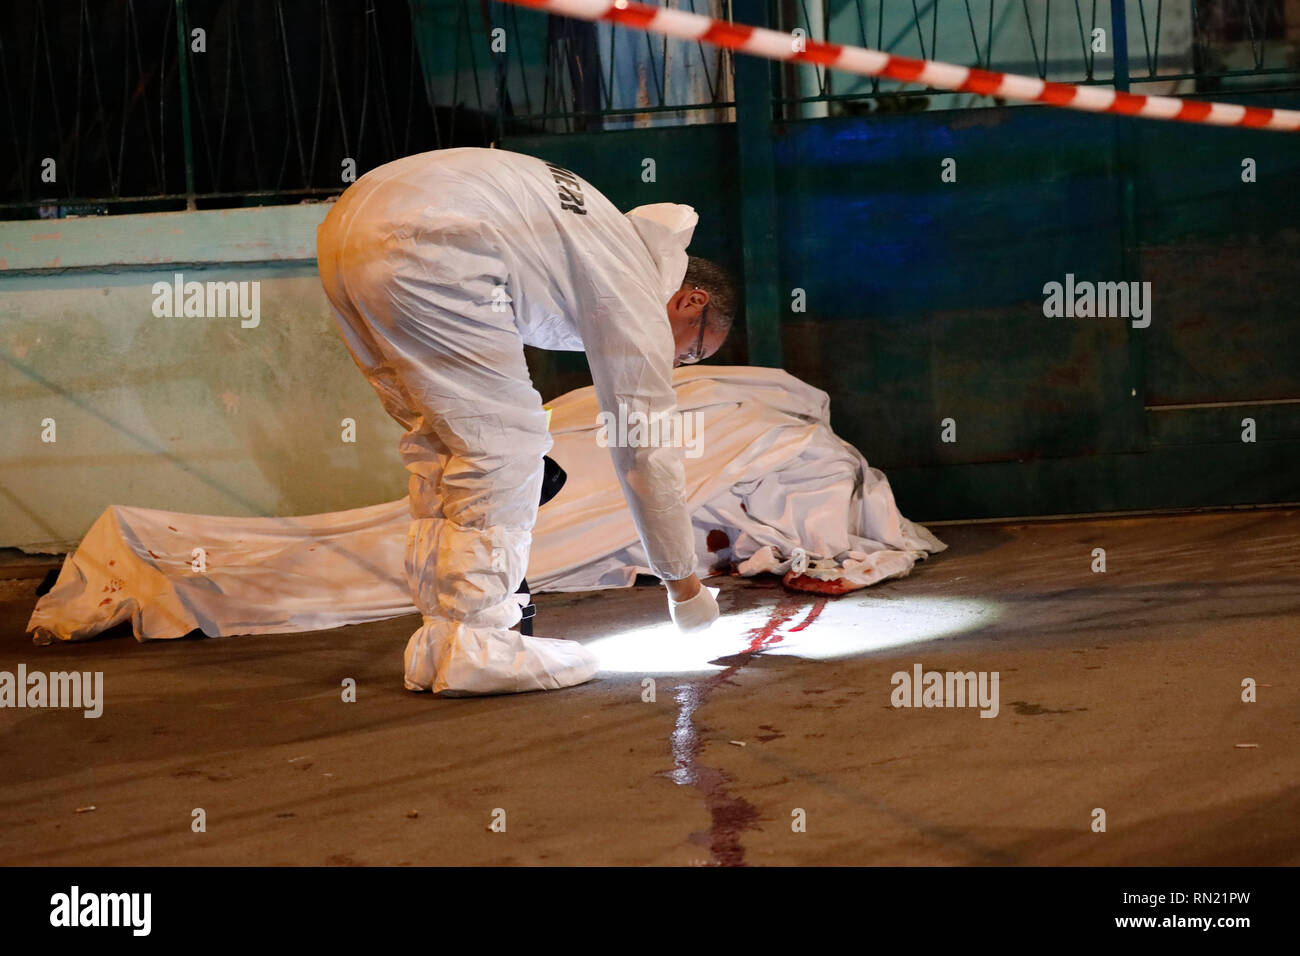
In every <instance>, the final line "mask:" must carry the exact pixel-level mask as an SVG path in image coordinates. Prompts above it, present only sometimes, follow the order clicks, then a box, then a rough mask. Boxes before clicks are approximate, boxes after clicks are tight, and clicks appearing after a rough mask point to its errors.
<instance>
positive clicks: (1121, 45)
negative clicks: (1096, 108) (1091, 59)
mask: <svg viewBox="0 0 1300 956" xmlns="http://www.w3.org/2000/svg"><path fill="white" fill-rule="evenodd" d="M1110 39H1111V46H1112V47H1113V48H1114V50H1115V89H1117V90H1119V91H1120V92H1123V93H1127V92H1128V14H1127V13H1126V12H1125V10H1124V0H1110Z"/></svg>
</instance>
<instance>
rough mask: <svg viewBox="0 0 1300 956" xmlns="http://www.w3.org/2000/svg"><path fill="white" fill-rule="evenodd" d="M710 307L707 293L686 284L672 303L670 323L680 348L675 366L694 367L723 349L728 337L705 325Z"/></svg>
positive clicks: (675, 340)
mask: <svg viewBox="0 0 1300 956" xmlns="http://www.w3.org/2000/svg"><path fill="white" fill-rule="evenodd" d="M708 304H709V294H708V293H707V292H705V291H704V290H703V289H697V288H695V287H694V286H690V285H687V284H685V283H683V284H682V287H681V288H680V289H678V290H677V293H676V294H675V295H674V296H673V297H672V298H671V299H669V300H668V323H669V324H670V325H671V326H672V328H673V342H674V343H675V344H676V346H677V352H676V355H675V357H674V359H673V365H674V366H678V365H693V364H695V363H696V362H699V361H701V360H702V359H706V358H708V357H709V356H710V355H712V354H713V353H714V352H716V351H717V350H718V349H720V348H722V343H723V341H724V340H725V339H726V335H725V334H724V333H719V332H718V331H717V330H715V329H711V328H706V327H705V325H704V307H705V306H706V305H708Z"/></svg>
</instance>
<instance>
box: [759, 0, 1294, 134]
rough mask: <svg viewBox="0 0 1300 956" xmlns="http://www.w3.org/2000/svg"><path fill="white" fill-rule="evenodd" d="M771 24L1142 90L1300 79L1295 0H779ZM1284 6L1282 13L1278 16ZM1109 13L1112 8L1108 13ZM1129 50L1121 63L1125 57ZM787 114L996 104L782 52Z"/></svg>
mask: <svg viewBox="0 0 1300 956" xmlns="http://www.w3.org/2000/svg"><path fill="white" fill-rule="evenodd" d="M777 6H778V16H777V19H776V25H777V28H778V29H783V30H791V31H793V30H795V29H798V30H802V31H803V33H804V35H805V36H808V37H810V38H813V39H818V40H829V41H831V42H834V43H843V44H852V45H856V46H866V47H871V48H873V49H879V50H884V51H886V52H888V53H894V54H898V55H902V56H910V57H918V58H921V59H932V60H940V61H943V62H949V63H957V64H961V65H964V66H973V67H982V68H984V69H988V70H999V71H1003V72H1008V73H1019V74H1024V75H1030V76H1038V77H1040V78H1042V79H1045V80H1055V81H1060V82H1068V83H1077V84H1085V85H1086V84H1104V85H1110V84H1112V83H1113V82H1115V79H1116V72H1115V71H1116V63H1117V58H1116V56H1115V53H1116V48H1117V45H1118V43H1119V41H1120V30H1119V29H1117V27H1119V28H1122V30H1123V32H1124V33H1125V34H1126V37H1127V42H1126V44H1125V48H1124V50H1123V51H1122V55H1121V57H1120V58H1119V59H1118V62H1119V68H1120V70H1121V71H1122V72H1125V73H1126V76H1127V82H1128V83H1131V84H1139V83H1140V84H1146V85H1145V86H1144V87H1143V89H1142V92H1147V93H1166V94H1175V95H1176V94H1181V93H1198V92H1208V91H1216V90H1221V89H1225V88H1238V87H1243V88H1261V87H1267V88H1270V89H1300V55H1298V52H1297V51H1300V6H1297V5H1295V4H1292V5H1291V6H1290V7H1289V8H1288V7H1287V5H1286V0H1125V2H1123V3H1119V4H1113V3H1112V2H1111V0H778V4H777ZM1288 17H1289V19H1288ZM1117 18H1118V19H1117ZM1126 60H1127V64H1126V63H1125V61H1126ZM780 69H781V92H780V94H779V97H778V103H779V106H780V108H781V110H782V113H783V115H784V116H786V117H787V118H798V117H813V116H826V115H834V114H837V113H861V112H884V111H897V110H903V111H910V110H924V109H960V108H967V107H974V106H981V105H995V103H996V101H994V100H992V99H990V98H988V97H982V96H978V95H976V94H958V93H947V92H941V91H935V90H926V89H918V88H917V87H915V86H906V85H903V84H899V83H896V82H893V81H890V80H882V79H873V78H865V77H856V76H848V75H845V74H837V73H834V72H831V71H828V70H826V69H824V68H821V67H816V66H811V65H805V64H783V65H782V66H781V67H780Z"/></svg>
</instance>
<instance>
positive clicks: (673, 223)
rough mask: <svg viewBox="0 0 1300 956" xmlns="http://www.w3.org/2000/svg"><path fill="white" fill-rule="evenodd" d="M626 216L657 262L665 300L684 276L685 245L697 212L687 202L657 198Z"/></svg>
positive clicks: (692, 233) (694, 224) (696, 218)
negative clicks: (681, 202)
mask: <svg viewBox="0 0 1300 956" xmlns="http://www.w3.org/2000/svg"><path fill="white" fill-rule="evenodd" d="M627 218H628V219H629V220H630V221H631V223H632V225H633V226H635V227H636V231H637V232H638V233H639V234H640V235H641V241H642V242H644V243H645V244H646V248H647V249H649V250H650V254H651V255H652V256H654V260H655V263H656V264H657V265H658V266H659V285H660V289H659V291H660V297H661V298H662V300H663V301H664V302H665V303H666V302H667V301H668V300H669V299H671V298H672V297H673V293H674V292H676V291H677V290H678V289H680V288H681V287H682V280H683V279H685V278H686V266H687V261H688V259H689V257H688V256H687V255H686V247H687V246H689V245H690V244H691V236H692V235H694V233H695V226H696V224H698V223H699V221H700V217H699V214H698V213H697V212H696V211H695V210H694V209H692V208H691V207H690V206H683V205H681V204H679V203H672V202H657V203H651V204H649V205H647V206H637V207H636V208H635V209H632V210H630V211H629V212H628V213H627Z"/></svg>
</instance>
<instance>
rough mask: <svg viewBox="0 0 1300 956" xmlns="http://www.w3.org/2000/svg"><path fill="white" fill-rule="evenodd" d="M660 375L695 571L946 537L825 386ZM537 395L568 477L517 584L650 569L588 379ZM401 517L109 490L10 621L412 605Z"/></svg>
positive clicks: (888, 557)
mask: <svg viewBox="0 0 1300 956" xmlns="http://www.w3.org/2000/svg"><path fill="white" fill-rule="evenodd" d="M673 380H674V390H675V392H676V396H677V405H678V408H679V410H680V411H681V413H682V416H683V426H682V428H681V431H680V438H679V440H682V441H683V443H691V444H687V447H686V449H685V454H684V455H683V461H684V462H685V467H686V487H687V497H688V503H689V506H690V510H691V515H692V526H693V529H694V534H695V539H696V557H697V560H698V562H699V567H700V571H701V573H703V572H705V571H706V570H707V569H708V568H709V567H711V566H712V565H713V564H714V563H715V562H716V561H717V559H718V557H719V555H721V556H723V557H730V559H731V560H732V561H735V562H744V563H747V564H748V565H749V568H748V570H749V571H750V572H751V573H757V572H758V571H761V570H779V569H781V568H780V566H779V565H778V566H777V567H775V568H772V567H768V566H767V565H768V564H770V563H771V561H776V562H780V563H784V564H788V561H789V558H790V556H791V554H793V553H794V552H795V550H796V549H803V551H805V552H806V553H807V554H808V556H809V557H811V558H832V559H835V560H837V561H840V562H842V563H844V564H845V565H846V566H851V567H852V568H853V569H854V572H855V574H857V575H858V576H859V577H860V578H861V579H862V580H864V581H865V582H866V583H874V582H875V581H879V580H883V579H885V578H891V577H901V576H903V575H906V574H908V573H909V572H910V571H911V569H912V567H913V565H914V564H915V563H916V561H917V560H920V559H922V558H924V557H925V556H926V555H927V554H929V553H934V552H937V551H942V550H943V549H944V548H945V547H946V546H945V545H944V544H943V543H942V542H940V541H939V540H938V539H937V538H935V537H934V536H933V535H931V534H930V532H929V531H927V530H926V529H925V528H923V527H922V526H920V525H917V524H914V523H912V522H911V521H908V520H907V519H906V518H904V517H903V516H902V515H901V514H900V513H899V511H898V508H897V506H896V504H895V503H894V496H893V493H892V491H891V490H890V487H889V483H888V481H887V480H886V479H885V476H884V474H882V473H881V472H880V471H879V470H877V469H874V468H871V467H870V466H869V465H868V464H867V462H866V460H865V459H864V458H863V457H862V455H861V454H859V452H858V451H857V450H856V449H855V448H853V446H851V445H849V444H848V443H847V442H844V441H842V440H841V439H840V438H838V437H836V435H835V433H834V432H833V431H832V430H831V427H830V419H829V404H830V403H829V399H828V397H827V395H826V393H825V392H822V391H820V390H819V389H816V388H813V387H811V386H809V385H807V384H805V383H803V382H801V381H799V380H798V379H796V378H794V377H793V376H791V375H789V374H788V373H786V372H783V371H780V370H778V369H764V368H748V367H714V366H694V367H684V368H679V369H677V370H675V372H674V376H673ZM551 408H552V419H551V433H552V436H553V438H554V446H553V448H552V449H551V452H550V454H551V456H552V457H553V458H555V460H556V461H558V462H559V463H560V465H561V466H562V467H563V468H564V469H565V470H566V471H567V472H568V475H569V479H568V482H567V483H566V484H565V486H564V489H563V490H562V491H561V492H560V494H559V495H558V496H556V498H555V499H554V500H552V501H551V502H549V503H548V504H547V505H546V506H545V507H544V508H542V509H541V511H540V512H539V516H538V521H537V524H536V526H535V528H534V532H533V548H532V554H531V558H530V562H529V567H528V581H529V584H530V585H531V586H532V589H533V591H534V592H540V591H571V590H587V589H595V588H608V587H624V586H627V585H629V584H631V583H632V582H633V581H634V579H635V578H636V576H637V574H648V573H650V570H649V567H648V564H647V562H646V560H645V556H644V554H643V552H642V549H641V546H640V543H639V541H638V540H637V535H636V529H635V526H634V525H633V523H632V519H631V516H630V514H629V513H628V510H627V505H626V502H625V500H624V497H623V492H622V489H621V487H620V485H619V483H618V481H617V479H616V477H615V475H614V470H613V466H612V464H611V461H610V456H609V453H608V449H607V448H605V447H602V445H601V444H600V436H601V422H600V420H599V419H598V417H597V416H598V407H597V404H596V398H595V394H594V392H593V390H592V389H590V388H584V389H578V390H577V391H574V392H570V393H568V394H567V395H564V396H562V397H560V398H558V399H556V400H555V402H553V403H552V405H551ZM606 424H608V422H606ZM697 424H698V430H696V426H697ZM697 451H698V455H697V454H696V452H697ZM410 521H411V519H410V514H409V511H408V508H407V501H406V499H402V500H399V501H394V502H389V503H387V504H381V505H374V506H371V507H368V508H358V509H354V510H350V511H341V512H335V513H331V514H322V515H309V516H304V517H294V518H239V517H212V516H208V515H185V514H177V513H173V512H165V511H154V510H150V509H147V508H136V507H127V506H122V505H114V506H112V507H110V508H108V509H107V510H106V511H105V512H104V513H103V514H102V515H101V516H100V517H99V519H98V520H97V521H96V522H95V524H94V525H93V526H92V528H91V529H90V532H89V533H88V534H87V535H86V537H85V539H84V540H83V541H82V543H81V545H80V547H78V549H77V550H76V551H75V552H74V553H73V554H71V555H69V556H68V558H67V559H66V561H65V562H64V566H63V569H62V571H61V573H60V575H59V578H58V581H57V582H56V584H55V586H54V588H53V590H51V591H50V592H49V593H48V594H46V595H45V596H44V597H42V598H41V599H40V601H38V602H37V605H36V609H35V611H34V612H33V613H32V617H31V620H30V621H29V623H28V630H29V631H31V632H32V633H33V639H34V640H35V641H36V642H37V643H48V642H49V641H52V640H80V639H84V638H87V637H91V636H93V635H95V634H98V633H99V632H101V631H103V630H105V629H106V628H108V627H111V626H113V625H115V624H118V623H120V622H123V621H127V620H129V621H131V625H132V630H133V632H134V634H135V637H136V638H137V639H138V640H149V639H157V638H172V637H180V636H182V635H184V634H187V633H189V632H191V631H193V630H195V629H199V630H202V631H203V633H205V634H208V635H210V636H220V635H230V634H267V633H277V632H292V631H307V630H316V629H321V628H329V627H338V626H340V625H344V624H357V623H361V622H364V621H375V620H382V619H384V618H389V617H394V616H397V615H402V614H410V613H414V611H415V608H414V606H413V605H412V604H411V601H410V596H409V594H408V593H407V589H406V583H405V578H404V572H403V556H404V552H405V544H406V534H407V529H408V526H409V525H410ZM719 531H720V532H721V533H722V534H724V535H726V538H727V540H728V541H729V542H730V548H729V550H725V551H721V552H712V551H710V550H709V534H710V532H719ZM713 537H714V542H713V543H714V544H715V546H716V545H717V543H718V536H717V535H714V536H713ZM196 548H201V549H202V559H203V565H202V567H203V570H201V571H200V570H196V567H197V566H198V565H197V564H196V561H197V558H196V556H195V553H194V549H196ZM764 549H766V550H764ZM769 559H770V560H769ZM742 568H744V564H742ZM543 630H544V629H543Z"/></svg>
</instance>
